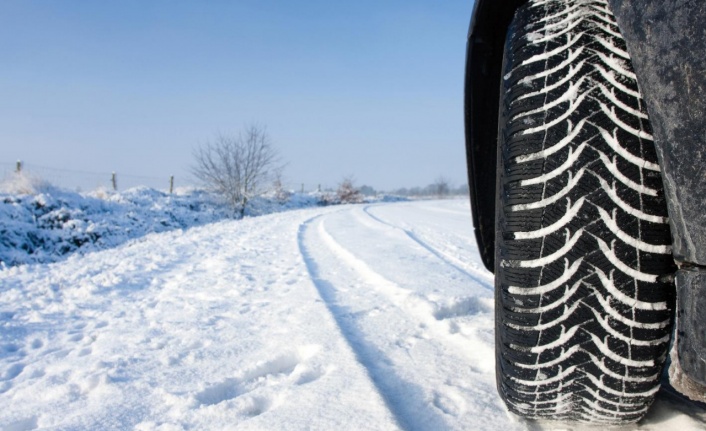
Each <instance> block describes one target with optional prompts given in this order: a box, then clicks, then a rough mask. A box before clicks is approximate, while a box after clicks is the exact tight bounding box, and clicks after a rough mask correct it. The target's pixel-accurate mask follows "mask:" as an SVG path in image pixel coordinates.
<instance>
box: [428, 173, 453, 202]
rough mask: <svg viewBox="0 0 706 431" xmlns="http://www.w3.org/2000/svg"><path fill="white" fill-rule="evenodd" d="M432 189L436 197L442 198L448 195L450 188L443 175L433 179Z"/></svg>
mask: <svg viewBox="0 0 706 431" xmlns="http://www.w3.org/2000/svg"><path fill="white" fill-rule="evenodd" d="M432 190H433V193H434V194H435V195H436V196H437V197H440V198H443V197H444V196H446V195H448V194H449V191H450V190H451V187H450V186H449V180H447V179H446V178H445V177H443V176H441V177H438V178H437V179H436V180H434V183H433V184H432Z"/></svg>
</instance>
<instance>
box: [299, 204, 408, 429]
mask: <svg viewBox="0 0 706 431" xmlns="http://www.w3.org/2000/svg"><path fill="white" fill-rule="evenodd" d="M321 217H322V216H317V217H314V218H311V219H309V220H307V221H305V222H304V223H302V224H301V225H300V226H299V231H298V233H297V242H298V244H299V251H300V252H301V255H302V257H303V258H304V263H305V264H306V268H307V271H308V272H309V275H310V276H311V280H312V282H313V283H314V285H315V286H316V289H317V291H318V292H319V296H321V299H322V300H323V301H324V304H325V305H326V307H327V308H328V310H329V312H330V313H331V315H332V316H333V319H334V321H335V322H336V324H337V325H338V327H339V329H340V330H341V334H343V336H344V337H345V339H346V342H347V343H348V345H349V346H350V347H351V350H352V351H353V353H354V354H355V356H356V358H357V360H358V362H360V364H361V365H363V367H365V369H366V370H367V372H368V376H369V377H370V379H371V380H372V382H373V384H374V385H375V387H376V388H377V390H378V393H379V394H380V396H381V397H382V399H383V400H384V401H385V403H386V405H387V408H388V409H389V410H390V412H391V413H392V415H393V416H394V417H395V420H396V421H397V423H398V425H399V426H400V428H402V429H405V430H413V429H415V428H414V427H413V426H412V424H410V423H409V420H408V419H409V413H408V412H406V411H404V408H403V406H401V405H399V402H398V401H397V400H396V399H394V397H391V394H394V393H397V392H398V391H397V390H396V389H393V388H397V387H398V386H399V383H397V382H393V381H391V380H390V378H389V376H385V375H384V373H383V370H382V369H381V367H380V366H379V365H378V359H379V358H381V357H383V356H384V354H383V353H382V352H381V351H379V350H378V349H376V348H375V347H374V346H373V345H371V344H369V343H365V340H364V336H363V335H362V334H361V333H360V331H359V330H357V329H356V328H355V326H354V325H353V324H352V322H350V321H348V320H347V319H345V316H346V314H347V312H346V310H345V309H344V307H342V306H340V305H338V299H337V298H336V287H335V286H334V285H333V284H332V283H331V282H330V281H329V280H327V279H326V278H324V276H323V275H322V271H321V270H320V267H319V264H318V263H317V262H316V260H315V259H314V257H313V255H312V252H311V249H310V248H309V247H307V245H306V243H305V242H306V241H305V238H304V237H305V234H306V233H307V231H308V229H310V227H311V225H312V224H314V223H315V222H317V221H319V220H320V219H321Z"/></svg>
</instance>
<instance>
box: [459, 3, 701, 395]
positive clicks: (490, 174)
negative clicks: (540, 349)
mask: <svg viewBox="0 0 706 431" xmlns="http://www.w3.org/2000/svg"><path fill="white" fill-rule="evenodd" d="M607 1H608V4H609V5H610V7H611V9H612V11H613V14H614V15H615V18H616V20H617V22H618V24H619V27H620V30H621V33H622V35H623V37H624V38H625V42H626V44H627V48H628V52H629V54H630V56H631V58H632V62H633V67H634V69H635V72H636V74H637V78H638V83H639V86H640V91H641V93H642V96H643V98H644V99H645V101H646V103H647V110H648V112H649V116H650V121H651V124H652V129H653V133H654V137H655V145H656V148H657V153H658V158H659V162H660V166H661V170H662V179H663V183H664V187H665V197H666V201H667V204H668V211H669V221H670V228H671V232H672V243H673V255H674V259H675V262H676V263H677V265H678V267H679V270H678V271H677V273H676V274H675V277H674V278H675V283H676V289H677V338H678V343H677V352H678V363H680V364H681V368H682V369H683V371H684V373H685V374H686V375H687V376H688V377H689V378H690V379H691V381H692V383H695V384H696V385H697V387H698V386H701V389H700V391H701V394H702V400H703V399H704V398H706V395H704V393H703V387H706V316H704V315H703V314H702V313H703V311H702V310H706V24H705V23H706V2H702V1H693V0H692V1H688V0H680V1H678V0H607ZM525 2H526V0H476V2H475V7H474V12H473V17H472V19H471V26H470V30H469V34H468V45H467V62H466V78H465V79H466V82H465V85H466V86H465V88H466V94H465V124H466V151H467V162H468V174H469V186H470V194H471V206H472V213H473V224H474V228H475V235H476V240H477V242H478V249H479V251H480V254H481V257H482V259H483V262H484V264H485V266H486V267H487V268H488V269H489V270H490V271H493V268H494V250H495V243H494V242H495V190H496V181H497V172H496V158H497V137H498V110H499V100H500V91H501V90H500V83H501V78H502V77H501V70H502V61H503V51H504V45H505V38H506V33H507V30H508V26H509V24H510V22H511V20H512V18H513V15H514V13H515V11H516V10H517V8H518V7H519V6H521V5H522V4H524V3H525ZM672 356H673V358H672V359H673V361H674V359H675V358H674V354H673V355H672Z"/></svg>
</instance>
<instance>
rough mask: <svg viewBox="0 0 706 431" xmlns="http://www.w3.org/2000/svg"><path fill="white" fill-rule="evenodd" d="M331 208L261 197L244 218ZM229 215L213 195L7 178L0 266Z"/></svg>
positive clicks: (302, 197)
mask: <svg viewBox="0 0 706 431" xmlns="http://www.w3.org/2000/svg"><path fill="white" fill-rule="evenodd" d="M391 199H394V198H390V197H379V198H375V199H374V200H376V201H381V200H384V201H389V200H391ZM330 203H333V202H332V201H331V200H330V199H328V197H327V196H326V195H325V194H322V193H288V194H287V195H286V196H285V197H284V198H283V197H282V196H279V197H277V196H274V195H269V196H268V195H266V196H262V197H258V198H255V199H252V200H251V202H250V203H249V206H248V208H247V210H246V212H245V215H246V216H259V215H264V214H270V213H275V212H280V211H285V210H291V209H300V208H307V207H315V206H321V205H324V204H330ZM233 217H234V215H233V211H232V210H231V209H229V208H228V206H227V205H225V204H224V203H223V202H222V201H221V200H220V199H219V198H218V197H216V196H214V195H212V194H210V193H208V192H206V191H203V190H198V189H180V190H177V192H176V193H174V194H168V193H165V192H161V191H158V190H155V189H152V188H147V187H135V188H132V189H128V190H126V191H124V192H112V191H107V190H97V191H94V192H90V193H76V192H71V191H67V190H62V189H59V188H57V187H53V186H52V185H50V184H48V183H46V182H44V181H42V180H40V179H36V178H31V177H29V176H26V175H13V176H12V177H11V178H10V179H6V180H5V181H3V182H2V183H0V268H2V267H8V266H16V265H21V264H28V263H49V262H56V261H59V260H63V259H64V258H66V257H67V256H68V255H70V254H73V253H76V252H79V253H87V252H92V251H96V250H102V249H106V248H111V247H115V246H118V245H120V244H123V243H125V242H127V241H129V240H131V239H135V238H139V237H142V236H144V235H147V234H149V233H158V232H166V231H170V230H174V229H188V228H190V227H194V226H201V225H204V224H207V223H212V222H215V221H219V220H223V219H227V218H233Z"/></svg>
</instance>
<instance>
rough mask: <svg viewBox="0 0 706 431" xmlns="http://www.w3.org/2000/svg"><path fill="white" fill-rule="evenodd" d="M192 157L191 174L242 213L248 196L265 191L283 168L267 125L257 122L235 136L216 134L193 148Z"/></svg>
mask: <svg viewBox="0 0 706 431" xmlns="http://www.w3.org/2000/svg"><path fill="white" fill-rule="evenodd" d="M194 159H195V164H194V166H193V167H192V173H193V174H194V176H195V177H196V178H198V179H199V180H201V181H202V182H203V183H204V185H205V186H206V187H207V188H209V189H211V190H212V191H214V192H216V193H218V194H220V195H221V196H223V197H224V198H225V199H226V201H227V202H228V204H229V205H230V206H231V207H232V208H233V210H234V211H236V212H239V213H240V215H241V216H243V215H244V213H245V207H246V205H247V203H248V200H249V199H251V198H253V197H255V196H257V195H260V194H262V193H263V192H265V191H266V190H267V187H268V186H270V185H271V184H272V182H273V179H274V178H276V177H277V175H278V174H279V173H280V172H281V170H282V165H281V163H280V159H279V155H278V154H277V151H276V150H275V148H274V147H273V146H272V143H271V141H270V138H269V135H268V134H267V131H266V129H265V128H264V127H262V126H258V125H250V126H247V127H246V128H245V130H243V131H242V132H241V133H239V134H238V135H237V136H232V135H222V134H221V135H218V136H217V137H216V139H215V140H214V141H213V142H210V143H207V144H205V145H203V146H201V147H199V148H198V149H197V150H195V151H194Z"/></svg>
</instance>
